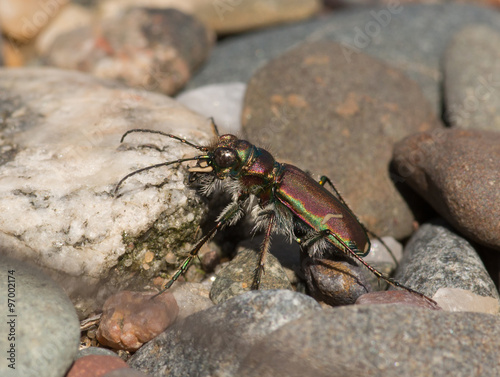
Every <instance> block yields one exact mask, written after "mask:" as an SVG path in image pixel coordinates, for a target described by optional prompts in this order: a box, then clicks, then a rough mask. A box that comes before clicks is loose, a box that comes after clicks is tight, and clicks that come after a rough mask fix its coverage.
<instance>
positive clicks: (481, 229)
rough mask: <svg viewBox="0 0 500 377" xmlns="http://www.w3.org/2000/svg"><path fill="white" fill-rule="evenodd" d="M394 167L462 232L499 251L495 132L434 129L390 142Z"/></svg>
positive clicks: (499, 157) (499, 154) (499, 151)
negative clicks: (392, 143)
mask: <svg viewBox="0 0 500 377" xmlns="http://www.w3.org/2000/svg"><path fill="white" fill-rule="evenodd" d="M393 159H394V162H393V165H394V171H395V175H397V176H398V180H399V181H402V182H406V183H407V184H408V185H409V186H410V187H411V188H412V189H414V190H415V191H416V192H417V193H419V194H420V195H421V196H422V197H423V198H424V199H425V200H426V201H427V202H428V203H430V204H431V205H432V206H433V207H434V209H435V210H436V211H437V212H438V213H439V214H440V215H441V216H443V217H444V218H445V219H446V220H447V221H448V222H449V223H450V224H452V225H453V226H454V227H455V228H456V229H458V230H459V231H460V232H461V233H463V234H464V235H466V236H467V237H470V238H471V239H472V240H474V241H476V242H479V243H481V244H483V245H485V246H488V247H490V248H493V249H496V250H500V222H499V218H498V214H499V213H500V190H499V189H498V177H500V134H499V133H498V132H494V131H486V130H459V129H451V130H450V129H447V130H435V131H432V132H423V133H418V134H415V135H412V136H410V137H408V138H406V139H404V140H402V141H401V142H399V143H398V144H396V145H395V146H394V158H393Z"/></svg>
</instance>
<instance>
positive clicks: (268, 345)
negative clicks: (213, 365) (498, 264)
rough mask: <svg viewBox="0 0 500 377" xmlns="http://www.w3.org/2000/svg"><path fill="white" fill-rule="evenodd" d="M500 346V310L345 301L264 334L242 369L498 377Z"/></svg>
mask: <svg viewBox="0 0 500 377" xmlns="http://www.w3.org/2000/svg"><path fill="white" fill-rule="evenodd" d="M498 347H500V318H499V317H498V316H494V315H490V314H483V313H449V312H444V311H431V310H424V309H417V308H412V307H404V306H395V305H371V306H363V305H360V306H357V305H356V306H344V307H340V308H335V309H332V310H324V311H322V312H318V313H312V314H309V315H307V316H305V317H302V318H300V319H299V320H297V321H293V322H290V323H288V324H286V325H284V326H283V327H281V328H280V329H278V330H277V331H275V332H273V333H272V334H270V335H268V336H266V337H264V338H263V339H261V340H260V341H259V342H258V343H256V344H255V345H254V346H253V347H252V349H251V350H250V352H249V353H248V356H247V357H246V358H245V359H244V360H243V361H242V363H241V365H240V367H239V369H238V371H237V372H236V373H235V374H234V375H235V376H238V377H282V376H283V377H285V376H286V377H299V376H300V377H345V376H356V377H358V376H359V377H362V376H376V377H401V376H411V377H428V376H434V377H441V376H442V377H445V376H446V377H448V376H454V377H473V376H475V377H480V376H498V375H499V374H500V356H499V355H498V352H497V350H498Z"/></svg>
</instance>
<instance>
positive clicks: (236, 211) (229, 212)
mask: <svg viewBox="0 0 500 377" xmlns="http://www.w3.org/2000/svg"><path fill="white" fill-rule="evenodd" d="M246 197H247V196H244V195H241V196H240V197H239V198H238V200H236V201H234V202H233V203H231V205H230V206H229V207H227V208H226V210H225V211H224V212H223V213H222V215H221V216H220V217H219V219H218V220H217V221H216V223H215V226H214V227H213V228H212V229H210V231H209V232H208V233H207V234H206V235H204V236H203V237H202V238H201V239H200V240H199V241H198V242H197V243H196V245H195V247H194V248H193V250H191V252H190V253H189V255H188V256H187V258H186V259H185V260H184V262H182V263H181V265H180V267H179V269H178V270H177V271H176V272H175V273H174V274H173V275H172V277H171V278H170V280H169V281H168V283H167V284H166V285H165V288H163V289H162V290H161V291H160V292H158V293H157V294H155V295H154V296H153V297H151V298H152V299H153V298H155V297H157V296H159V295H161V294H162V293H163V292H165V291H166V290H167V289H169V288H170V287H171V286H172V284H174V283H175V281H176V280H177V279H178V278H179V277H180V276H181V275H182V274H184V273H185V272H186V271H187V269H188V267H189V265H190V264H191V262H192V261H193V259H194V258H196V257H197V256H198V252H199V251H200V249H201V247H202V246H203V245H204V244H205V243H207V242H208V240H210V238H212V237H213V236H214V235H215V233H217V231H218V230H219V229H221V228H222V227H223V226H224V225H225V224H228V223H229V224H230V223H231V221H232V220H234V219H235V218H237V216H238V215H240V214H241V211H242V203H243V202H244V201H245V200H246Z"/></svg>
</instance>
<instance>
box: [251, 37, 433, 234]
mask: <svg viewBox="0 0 500 377" xmlns="http://www.w3.org/2000/svg"><path fill="white" fill-rule="evenodd" d="M344 50H345V47H343V46H342V45H340V44H338V43H336V42H330V41H323V42H316V43H304V44H302V45H300V46H299V47H297V48H295V49H293V50H290V51H288V52H287V53H285V54H283V55H282V56H280V57H278V58H276V59H274V60H272V61H271V62H269V63H268V64H267V65H266V66H264V67H263V68H262V69H260V70H259V72H257V73H256V74H255V75H254V77H253V78H252V80H250V82H249V84H248V89H247V92H246V96H245V105H244V109H243V130H244V131H245V133H246V135H248V137H249V140H251V141H252V142H254V143H255V144H257V145H266V146H269V148H270V150H272V151H273V155H274V156H275V158H276V159H277V160H278V161H289V162H291V163H292V164H294V165H296V166H298V167H299V168H301V169H302V170H305V171H310V172H311V173H313V174H314V175H313V177H317V178H319V176H321V175H323V174H324V175H327V176H328V177H330V179H332V181H333V182H334V184H335V186H336V187H337V189H338V190H339V191H340V193H341V194H342V196H343V197H344V199H345V201H346V202H347V203H348V204H349V206H350V208H351V209H352V210H353V212H354V213H355V214H356V215H357V216H358V217H359V219H360V220H361V221H362V222H363V223H364V224H365V225H366V227H367V228H368V229H370V230H372V231H374V232H375V233H377V234H379V235H392V236H394V237H396V238H401V237H405V236H409V235H410V234H411V232H412V231H413V222H414V220H415V217H414V214H413V213H412V211H411V209H410V207H409V206H408V204H407V202H406V201H405V199H404V198H403V197H402V195H401V193H400V192H399V191H398V190H397V188H396V187H395V185H394V182H393V181H392V180H391V177H390V173H389V169H388V165H389V162H390V160H391V158H392V148H393V145H394V143H396V142H397V141H399V140H401V139H402V138H404V137H405V136H408V135H411V134H413V133H415V132H418V131H423V130H432V129H436V128H439V127H441V126H442V125H441V123H440V122H439V121H438V120H437V119H436V118H435V117H434V116H433V115H432V111H431V109H430V107H429V105H428V103H427V101H426V100H425V98H424V97H423V95H422V93H421V90H420V88H419V87H418V85H417V84H415V83H414V82H413V81H411V80H409V79H408V78H407V77H406V76H405V75H404V74H403V73H402V72H401V71H399V70H397V69H395V68H393V67H391V66H389V65H387V64H385V63H383V62H381V61H379V60H377V59H374V58H372V57H370V56H368V55H366V54H363V53H359V54H354V55H352V56H351V59H350V61H347V60H346V59H345V58H344V56H343V51H344ZM375 82H380V83H383V85H374V83H375ZM325 187H326V189H330V188H329V186H328V185H327V186H325Z"/></svg>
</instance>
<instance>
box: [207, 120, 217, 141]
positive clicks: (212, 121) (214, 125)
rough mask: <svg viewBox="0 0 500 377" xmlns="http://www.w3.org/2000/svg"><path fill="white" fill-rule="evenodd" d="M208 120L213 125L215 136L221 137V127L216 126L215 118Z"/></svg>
mask: <svg viewBox="0 0 500 377" xmlns="http://www.w3.org/2000/svg"><path fill="white" fill-rule="evenodd" d="M208 119H210V124H211V125H212V128H213V130H214V132H215V134H216V135H217V137H219V136H220V132H219V127H217V125H216V124H215V120H214V117H210V118H208Z"/></svg>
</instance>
